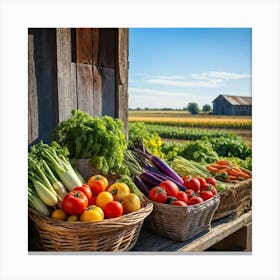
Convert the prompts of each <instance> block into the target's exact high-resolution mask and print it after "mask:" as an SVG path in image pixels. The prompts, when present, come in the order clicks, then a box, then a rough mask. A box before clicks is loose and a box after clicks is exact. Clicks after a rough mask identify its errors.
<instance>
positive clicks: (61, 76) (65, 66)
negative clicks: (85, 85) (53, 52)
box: [56, 28, 77, 122]
mask: <svg viewBox="0 0 280 280" xmlns="http://www.w3.org/2000/svg"><path fill="white" fill-rule="evenodd" d="M56 46H57V102H58V109H57V110H58V122H61V121H63V120H65V119H66V118H68V117H69V116H70V115H71V110H72V109H75V108H77V97H76V91H75V90H74V87H75V85H73V65H72V66H71V58H72V55H71V29H70V28H57V29H56Z"/></svg>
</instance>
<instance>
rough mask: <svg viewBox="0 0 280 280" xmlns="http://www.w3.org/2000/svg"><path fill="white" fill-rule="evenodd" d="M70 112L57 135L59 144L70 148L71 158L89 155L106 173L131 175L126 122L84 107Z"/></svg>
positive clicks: (94, 163)
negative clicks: (93, 113)
mask: <svg viewBox="0 0 280 280" xmlns="http://www.w3.org/2000/svg"><path fill="white" fill-rule="evenodd" d="M71 113H72V115H71V117H69V118H68V119H66V120H64V121H63V122H61V123H60V124H59V125H58V127H57V129H56V131H55V135H54V136H55V139H56V140H57V142H58V143H59V144H60V145H62V146H66V147H67V148H68V150H69V152H70V158H76V159H87V158H90V159H91V162H92V164H93V165H94V166H95V167H96V168H97V169H99V170H101V171H102V172H103V173H104V174H116V173H119V174H129V170H128V169H127V167H126V166H125V165H124V164H123V159H124V155H123V152H124V150H125V149H126V148H127V143H126V138H125V135H124V134H123V132H122V129H123V123H122V122H121V121H120V120H119V119H113V118H112V117H110V116H102V117H93V116H91V115H90V114H88V113H85V112H83V111H81V110H72V112H71Z"/></svg>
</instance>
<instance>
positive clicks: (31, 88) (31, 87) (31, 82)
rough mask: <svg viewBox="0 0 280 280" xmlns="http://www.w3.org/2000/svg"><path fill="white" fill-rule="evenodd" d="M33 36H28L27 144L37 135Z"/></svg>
mask: <svg viewBox="0 0 280 280" xmlns="http://www.w3.org/2000/svg"><path fill="white" fill-rule="evenodd" d="M33 40H34V35H28V144H30V143H31V142H33V141H34V140H35V139H36V138H37V137H38V135H39V124H38V98H37V84H36V75H35V62H34V41H33Z"/></svg>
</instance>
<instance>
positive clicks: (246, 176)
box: [238, 173, 251, 179]
mask: <svg viewBox="0 0 280 280" xmlns="http://www.w3.org/2000/svg"><path fill="white" fill-rule="evenodd" d="M238 176H239V177H241V178H243V179H249V178H251V176H250V175H248V174H245V173H240V174H239V175H238Z"/></svg>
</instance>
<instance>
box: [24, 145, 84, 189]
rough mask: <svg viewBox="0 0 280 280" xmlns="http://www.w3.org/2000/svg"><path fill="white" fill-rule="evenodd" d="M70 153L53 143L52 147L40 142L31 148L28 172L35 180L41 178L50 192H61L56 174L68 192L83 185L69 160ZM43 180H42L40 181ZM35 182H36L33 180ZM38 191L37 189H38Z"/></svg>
mask: <svg viewBox="0 0 280 280" xmlns="http://www.w3.org/2000/svg"><path fill="white" fill-rule="evenodd" d="M68 154H69V152H68V150H67V148H66V147H61V146H60V145H59V144H58V143H57V142H55V141H53V142H52V143H51V144H50V145H48V144H44V143H43V142H42V141H40V142H39V143H38V144H35V145H33V146H32V147H31V148H30V153H29V161H28V171H29V176H30V178H31V179H32V180H33V178H34V179H37V178H39V181H41V182H42V184H43V185H45V186H46V187H47V188H48V189H49V190H51V189H54V190H55V191H57V192H59V191H62V190H61V184H60V183H59V180H58V179H56V177H55V175H54V173H55V174H57V176H58V177H59V178H60V180H61V182H62V183H63V184H64V185H65V187H66V188H67V190H68V191H71V190H72V189H73V188H74V187H76V186H80V185H82V184H83V182H82V180H81V179H80V178H79V176H78V175H77V173H76V171H75V170H74V169H73V167H72V165H71V163H70V161H69V159H68V158H67V156H68ZM40 179H41V180H40ZM33 182H35V181H34V180H33ZM36 191H37V189H36Z"/></svg>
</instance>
